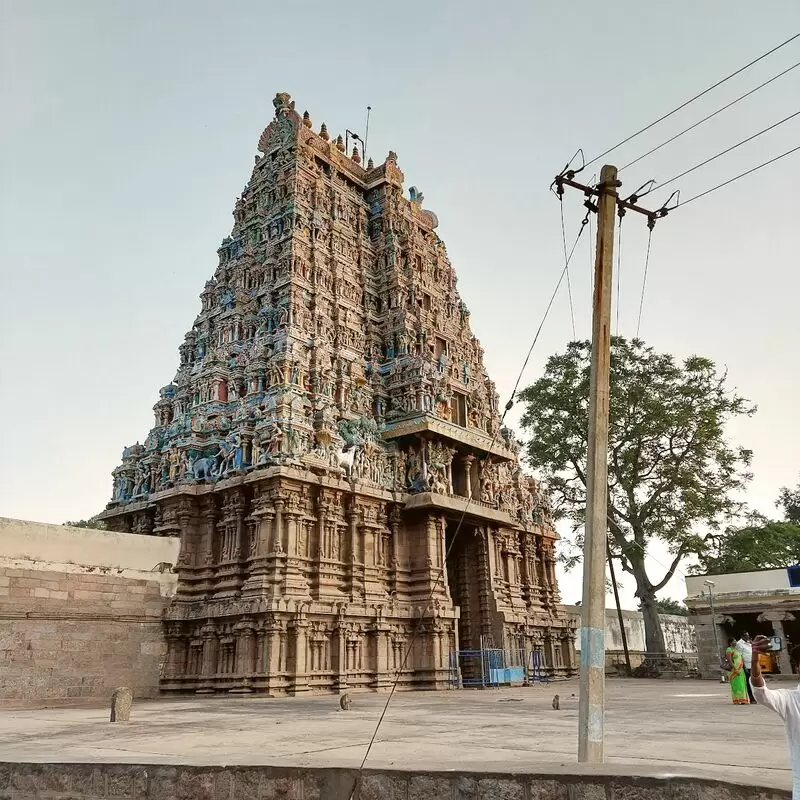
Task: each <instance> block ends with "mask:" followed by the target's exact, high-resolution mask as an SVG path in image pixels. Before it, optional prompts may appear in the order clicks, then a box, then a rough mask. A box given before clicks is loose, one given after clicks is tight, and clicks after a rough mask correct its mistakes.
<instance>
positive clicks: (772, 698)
mask: <svg viewBox="0 0 800 800" xmlns="http://www.w3.org/2000/svg"><path fill="white" fill-rule="evenodd" d="M769 646H770V642H769V639H767V637H766V636H756V638H755V640H754V641H753V644H752V647H753V654H754V655H755V658H754V659H753V666H752V668H751V671H750V684H751V686H752V688H753V694H754V695H755V698H756V700H757V701H758V703H759V704H760V705H762V706H766V708H770V709H772V710H773V711H774V712H775V713H776V714H778V716H780V718H781V719H782V720H783V725H784V730H785V731H786V740H787V743H788V745H789V761H790V762H791V764H792V800H800V687H798V688H796V689H769V688H767V684H766V682H765V681H764V678H763V676H762V675H761V665H760V664H759V663H758V657H759V655H761V653H766V652H767V651H768V650H769Z"/></svg>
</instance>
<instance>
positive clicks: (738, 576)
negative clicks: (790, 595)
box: [686, 568, 789, 597]
mask: <svg viewBox="0 0 800 800" xmlns="http://www.w3.org/2000/svg"><path fill="white" fill-rule="evenodd" d="M705 581H714V586H713V591H714V595H715V596H716V595H718V594H740V593H743V592H768V591H773V590H777V589H788V588H789V574H788V573H787V571H786V569H785V568H784V569H763V570H758V571H757V572H729V573H728V574H726V575H689V576H687V578H686V595H687V597H698V596H699V595H702V594H706V595H707V594H708V586H706V585H705Z"/></svg>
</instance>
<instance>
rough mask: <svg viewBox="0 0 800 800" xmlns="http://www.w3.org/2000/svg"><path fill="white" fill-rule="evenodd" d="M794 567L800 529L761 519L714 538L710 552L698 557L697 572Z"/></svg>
mask: <svg viewBox="0 0 800 800" xmlns="http://www.w3.org/2000/svg"><path fill="white" fill-rule="evenodd" d="M755 521H756V522H757V520H755ZM795 564H800V525H796V524H795V523H794V522H776V521H774V520H767V519H763V518H761V522H760V524H751V525H748V526H746V527H744V528H731V529H729V530H728V531H726V532H725V535H723V536H719V537H714V541H713V548H712V549H711V550H710V551H709V552H708V553H706V554H704V555H703V557H701V559H700V563H699V565H698V567H697V569H696V571H697V572H700V573H712V574H722V573H725V572H749V571H751V570H757V569H781V568H782V567H790V566H793V565H795Z"/></svg>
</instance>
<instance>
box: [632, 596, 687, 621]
mask: <svg viewBox="0 0 800 800" xmlns="http://www.w3.org/2000/svg"><path fill="white" fill-rule="evenodd" d="M641 607H642V605H641V602H640V603H639V610H641ZM656 610H657V611H658V613H659V614H672V615H673V616H676V617H688V616H689V609H688V608H686V606H685V605H683V603H681V602H680V600H673V599H672V598H671V597H664V598H660V599H657V600H656Z"/></svg>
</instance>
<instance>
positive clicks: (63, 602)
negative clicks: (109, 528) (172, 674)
mask: <svg viewBox="0 0 800 800" xmlns="http://www.w3.org/2000/svg"><path fill="white" fill-rule="evenodd" d="M177 558H178V540H177V539H175V538H159V537H153V536H137V535H134V534H126V533H111V532H106V531H97V530H90V529H84V528H69V527H65V526H61V525H46V524H41V523H35V522H24V521H21V520H12V519H5V518H0V675H2V680H0V705H3V706H10V705H42V704H47V705H56V704H61V703H65V702H75V701H84V702H85V701H95V700H96V701H103V702H107V701H108V699H109V698H110V696H111V692H113V690H114V689H115V688H116V687H117V686H130V687H131V688H132V689H133V691H134V694H135V696H137V697H153V696H155V695H156V694H157V692H158V678H159V668H160V664H161V661H162V659H163V653H164V644H163V635H162V628H161V615H162V612H163V610H164V608H165V607H166V605H167V604H168V603H169V599H170V597H171V596H172V595H173V593H174V590H175V584H176V576H175V575H174V573H172V572H171V566H172V565H173V564H174V563H175V562H176V561H177Z"/></svg>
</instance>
